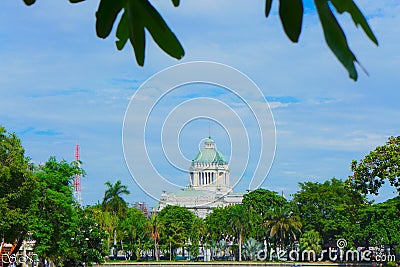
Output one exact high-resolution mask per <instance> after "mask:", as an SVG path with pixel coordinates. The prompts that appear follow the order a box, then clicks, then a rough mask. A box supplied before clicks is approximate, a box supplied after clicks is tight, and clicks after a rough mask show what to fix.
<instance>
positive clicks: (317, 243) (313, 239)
mask: <svg viewBox="0 0 400 267" xmlns="http://www.w3.org/2000/svg"><path fill="white" fill-rule="evenodd" d="M300 248H301V249H302V250H312V251H315V253H317V254H318V253H320V252H321V251H322V238H321V235H320V234H319V232H317V231H315V230H309V231H306V232H305V233H303V235H302V236H301V238H300Z"/></svg>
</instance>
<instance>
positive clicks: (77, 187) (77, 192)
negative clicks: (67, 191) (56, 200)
mask: <svg viewBox="0 0 400 267" xmlns="http://www.w3.org/2000/svg"><path fill="white" fill-rule="evenodd" d="M75 161H76V162H77V163H78V168H80V167H81V161H80V155H79V145H76V146H75ZM74 197H75V199H76V201H77V202H78V204H79V205H80V206H82V187H81V175H80V174H79V173H77V174H75V177H74Z"/></svg>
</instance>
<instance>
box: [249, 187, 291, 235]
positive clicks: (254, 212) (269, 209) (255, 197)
mask: <svg viewBox="0 0 400 267" xmlns="http://www.w3.org/2000/svg"><path fill="white" fill-rule="evenodd" d="M243 205H245V207H246V209H247V210H248V211H249V216H250V218H249V219H250V221H249V222H250V228H251V229H250V235H251V236H252V237H254V238H256V239H258V240H262V239H264V237H265V233H266V232H267V230H268V229H267V228H266V227H265V224H264V221H265V220H266V219H267V218H269V217H271V216H272V215H273V214H274V213H275V210H276V209H278V208H281V207H286V206H289V205H290V204H289V203H288V202H287V201H286V199H285V198H284V197H282V196H280V195H278V193H277V192H273V191H269V190H267V189H262V188H260V189H257V190H254V191H252V192H250V193H247V194H245V195H244V196H243Z"/></svg>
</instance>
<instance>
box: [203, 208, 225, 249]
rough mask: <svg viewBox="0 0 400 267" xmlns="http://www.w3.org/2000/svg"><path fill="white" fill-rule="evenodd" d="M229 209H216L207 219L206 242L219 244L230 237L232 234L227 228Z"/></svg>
mask: <svg viewBox="0 0 400 267" xmlns="http://www.w3.org/2000/svg"><path fill="white" fill-rule="evenodd" d="M228 217H229V213H228V209H227V208H226V207H216V208H214V209H213V210H212V212H211V213H209V214H207V216H206V218H205V225H206V231H207V236H206V241H208V242H210V241H214V242H218V241H219V240H225V239H226V238H228V237H229V235H230V232H229V229H228V227H227V223H228Z"/></svg>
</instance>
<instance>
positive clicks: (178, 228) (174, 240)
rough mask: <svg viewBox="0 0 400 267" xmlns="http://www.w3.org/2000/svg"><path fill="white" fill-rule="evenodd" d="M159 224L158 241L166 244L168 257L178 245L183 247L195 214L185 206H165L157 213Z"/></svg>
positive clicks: (189, 233)
mask: <svg viewBox="0 0 400 267" xmlns="http://www.w3.org/2000/svg"><path fill="white" fill-rule="evenodd" d="M157 217H158V222H159V224H160V227H159V229H160V241H161V243H163V244H165V245H168V246H169V249H170V259H172V257H173V255H174V251H175V249H176V248H178V247H183V246H184V244H185V242H186V241H187V240H188V239H189V237H190V235H191V231H192V229H193V222H194V218H195V215H194V213H193V212H191V211H189V210H188V209H187V208H185V207H180V206H167V207H165V208H164V209H162V210H161V211H160V212H159V214H158V215H157Z"/></svg>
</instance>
